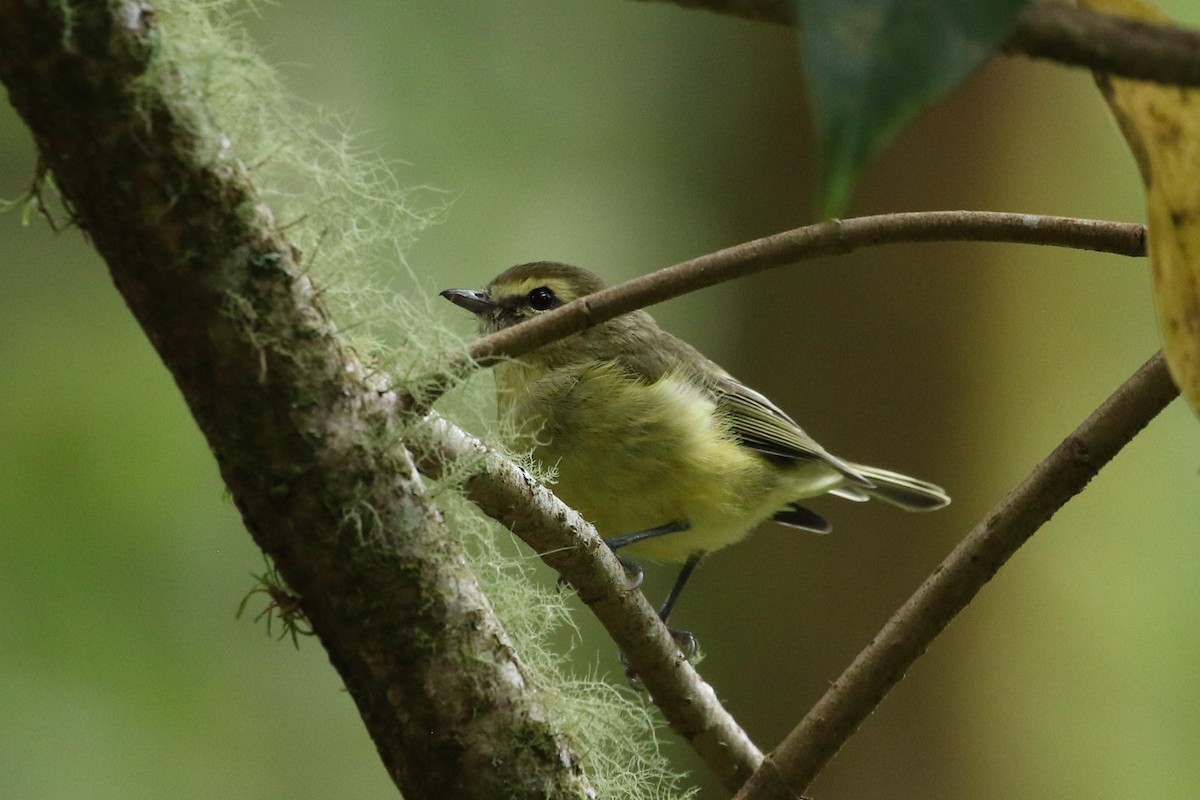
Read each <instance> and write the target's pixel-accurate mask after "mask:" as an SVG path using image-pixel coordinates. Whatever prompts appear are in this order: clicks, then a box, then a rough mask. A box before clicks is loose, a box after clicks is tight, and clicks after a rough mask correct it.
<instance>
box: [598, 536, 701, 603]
mask: <svg viewBox="0 0 1200 800" xmlns="http://www.w3.org/2000/svg"><path fill="white" fill-rule="evenodd" d="M687 529H688V524H687V523H686V522H668V523H667V524H665V525H659V526H657V527H654V528H647V529H646V530H644V531H635V532H634V533H627V534H625V535H624V536H614V537H612V538H611V539H605V540H604V543H605V544H606V545H608V549H609V550H612V551H613V555H615V556H616V557H617V560H618V561H620V562H621V566H622V567H624V568H625V574H626V575H628V576H629V585H628V586H627V587H626V588H627V590H628V591H630V592H632V591H633V590H634V589H637V588H639V587H640V586H641V585H642V579H643V578H644V577H645V573H643V572H642V568H641V567H640V566H638V563H637V562H636V561H634V560H633V559H631V558H629V556H623V555H621V553H620V549H621V548H622V547H625V546H626V545H631V544H633V543H635V542H640V541H643V540H644V539H653V538H655V537H656V536H666V535H667V534H669V533H679V532H681V531H686V530H687Z"/></svg>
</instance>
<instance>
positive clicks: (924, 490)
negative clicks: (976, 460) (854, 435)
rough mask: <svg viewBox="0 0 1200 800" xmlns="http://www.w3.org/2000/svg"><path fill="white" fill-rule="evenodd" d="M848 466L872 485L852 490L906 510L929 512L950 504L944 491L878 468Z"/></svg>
mask: <svg viewBox="0 0 1200 800" xmlns="http://www.w3.org/2000/svg"><path fill="white" fill-rule="evenodd" d="M852 466H853V467H854V469H855V470H857V471H858V472H859V473H861V474H862V475H863V476H864V477H865V478H867V480H869V481H870V482H871V483H873V484H874V486H871V487H866V486H855V487H854V488H855V489H856V490H861V491H862V492H864V493H865V494H867V495H868V496H870V497H874V498H877V499H879V500H883V501H884V502H887V503H891V504H892V505H894V506H899V507H900V508H903V509H904V510H906V511H933V510H934V509H938V508H941V507H943V506H945V505H948V504H949V503H950V495H948V494H946V490H945V489H943V488H942V487H940V486H935V485H934V484H932V483H929V482H928V481H922V480H918V479H916V478H910V477H909V476H907V475H901V474H900V473H899V472H892V471H891V470H886V469H879V468H878V467H864V466H863V465H861V464H853V465H852Z"/></svg>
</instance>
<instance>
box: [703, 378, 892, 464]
mask: <svg viewBox="0 0 1200 800" xmlns="http://www.w3.org/2000/svg"><path fill="white" fill-rule="evenodd" d="M712 387H713V395H714V397H715V399H716V401H717V407H718V408H719V409H720V410H721V411H722V412H724V414H725V417H726V419H727V420H728V421H729V426H730V432H731V433H732V434H733V435H734V436H736V437H737V439H738V441H739V442H740V443H741V444H742V445H743V446H745V447H749V448H750V449H752V450H757V451H759V452H760V453H766V454H767V455H771V456H775V457H777V458H791V459H798V460H813V461H824V462H826V463H827V464H829V465H830V466H832V467H833V468H834V469H836V470H837V471H838V472H840V473H842V474H843V475H845V476H846V477H847V478H850V479H851V481H853V482H854V483H857V484H859V485H861V486H866V487H871V486H873V485H874V484H872V483H871V481H870V479H869V478H867V477H866V476H865V475H863V474H862V473H861V472H859V471H858V470H857V469H855V468H854V467H853V466H851V465H850V464H849V463H848V462H845V461H843V460H842V459H840V458H838V457H837V456H835V455H833V454H832V453H830V452H829V451H828V450H826V449H825V448H824V447H821V445H819V444H817V443H816V441H814V440H813V438H812V437H811V436H809V435H808V434H807V433H805V432H804V430H803V429H802V428H801V427H800V426H799V425H797V424H796V421H795V420H793V419H792V418H791V417H789V416H788V415H787V414H785V413H784V412H783V411H782V410H781V409H780V408H779V406H777V405H775V404H774V403H772V402H771V401H770V400H768V399H767V398H766V397H764V396H763V395H761V394H759V393H758V392H756V391H754V390H753V389H751V388H750V387H749V386H747V385H745V384H744V383H742V382H741V381H738V380H736V379H734V378H732V377H729V376H728V375H724V376H721V377H719V378H717V379H716V380H715V381H714V382H713V384H712Z"/></svg>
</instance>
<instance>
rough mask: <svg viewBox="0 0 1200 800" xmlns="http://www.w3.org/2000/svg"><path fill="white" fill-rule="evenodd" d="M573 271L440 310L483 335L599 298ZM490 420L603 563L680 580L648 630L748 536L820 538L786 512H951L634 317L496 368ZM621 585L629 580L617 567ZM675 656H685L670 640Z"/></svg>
mask: <svg viewBox="0 0 1200 800" xmlns="http://www.w3.org/2000/svg"><path fill="white" fill-rule="evenodd" d="M603 288H604V283H603V281H601V280H600V279H599V278H598V277H596V276H595V275H593V274H592V273H590V272H588V271H587V270H584V269H581V268H579V267H573V266H570V265H568V264H559V263H555V262H549V261H539V262H536V263H532V264H520V265H518V266H515V267H512V268H511V269H508V270H506V271H505V272H503V273H501V274H500V275H498V276H497V277H496V278H494V279H493V280H492V281H491V283H489V284H488V285H487V288H486V289H484V290H483V291H475V290H471V289H447V290H446V291H444V292H442V293H441V294H442V296H443V297H445V298H446V299H447V300H449V301H451V302H452V303H454V304H456V305H459V306H461V307H463V308H465V309H467V310H468V311H470V312H472V313H473V314H475V316H476V318H477V320H478V323H479V330H480V332H481V333H483V334H487V333H491V332H493V331H498V330H501V329H503V328H507V327H509V326H512V325H516V324H518V323H520V322H522V321H523V320H527V319H531V318H533V317H536V316H537V315H539V314H542V313H545V312H547V311H550V310H551V309H554V308H558V307H559V306H561V305H563V304H564V303H569V302H570V301H572V300H574V299H576V298H578V297H582V296H584V295H587V294H591V293H593V292H596V291H599V290H600V289H603ZM495 375H496V388H497V399H498V405H499V408H500V412H501V414H512V415H513V416H514V417H515V418H516V419H517V420H520V421H523V422H525V423H526V425H525V427H526V428H527V429H528V430H530V431H535V432H536V438H535V449H534V455H535V457H536V458H537V459H538V460H539V461H540V462H541V463H542V464H544V465H545V466H546V467H548V468H552V469H554V470H556V471H557V476H558V479H557V483H556V484H555V485H554V491H555V492H556V493H557V494H558V496H559V497H560V498H562V500H563V501H564V502H566V503H567V504H568V505H570V506H572V507H573V508H575V509H576V510H578V511H579V512H580V513H581V514H582V515H583V516H584V517H585V518H587V519H588V520H589V521H591V522H592V523H593V524H594V525H595V526H596V529H597V530H598V531H599V532H600V535H601V536H603V537H605V541H606V542H607V543H608V544H609V546H610V547H612V548H613V550H614V551H616V550H618V548H621V549H626V548H627V550H626V552H631V553H634V554H638V555H642V556H645V557H647V558H650V559H653V560H659V561H668V562H674V563H682V564H683V569H682V570H681V571H680V574H679V577H678V579H677V580H676V582H675V586H674V588H672V590H671V593H670V595H669V596H668V597H667V600H666V602H665V603H664V604H663V606H662V607H661V609H660V610H659V616H660V617H661V618H662V619H663V621H664V622H666V620H667V617H668V616H669V615H670V613H671V610H672V608H673V607H674V604H675V601H676V600H677V599H678V598H679V593H680V591H681V590H682V589H683V586H684V584H685V583H686V582H687V580H688V578H689V577H690V576H691V574H692V572H693V570H694V569H695V568H696V565H697V564H698V563H699V562H700V558H701V557H702V556H703V555H704V554H705V553H707V552H708V551H710V550H716V549H717V548H720V547H724V546H725V545H728V544H733V543H734V542H736V541H738V540H740V539H742V538H743V537H745V536H746V535H747V534H748V533H749V532H750V530H751V529H752V528H754V526H756V525H757V524H758V523H760V522H762V521H764V520H767V519H773V520H775V521H776V522H781V523H783V524H784V525H791V526H793V527H797V528H802V529H805V530H810V531H815V532H817V533H827V532H829V530H830V529H831V528H830V525H829V523H828V522H826V521H825V520H824V519H823V518H822V517H820V516H819V515H817V514H815V513H813V512H812V511H809V510H808V509H806V508H804V507H802V506H800V505H799V504H798V501H800V500H804V499H805V498H809V497H815V496H817V495H822V494H834V495H838V496H840V497H845V498H848V499H851V500H860V501H861V500H867V499H869V498H877V499H879V500H884V501H886V502H888V503H891V504H892V505H896V506H899V507H900V508H903V509H906V510H908V511H929V510H933V509H937V508H941V507H943V506H945V505H946V504H947V503H949V502H950V498H949V497H948V496H947V495H946V493H945V492H944V491H943V490H942V489H941V488H939V487H937V486H934V485H933V484H931V483H926V482H925V481H920V480H917V479H915V478H910V477H908V476H906V475H901V474H899V473H896V472H889V471H888V470H883V469H877V468H875V467H866V466H863V465H861V464H854V463H851V462H849V461H843V460H842V459H840V458H838V457H836V456H834V455H832V454H831V453H829V452H828V451H827V450H825V448H823V447H821V445H819V444H817V443H816V442H815V441H813V439H812V438H811V437H809V435H808V434H806V433H805V432H804V431H803V430H802V429H801V428H800V426H799V425H797V424H796V423H795V422H794V421H793V420H792V418H791V417H789V416H788V415H787V414H785V413H784V412H783V411H781V410H780V409H779V408H778V407H777V406H775V404H774V403H772V402H771V401H770V400H768V399H767V398H766V397H764V396H763V395H761V394H759V393H758V392H756V391H754V390H753V389H751V388H750V387H748V386H746V385H745V384H743V383H741V382H739V381H738V380H736V379H735V378H733V377H732V376H731V375H730V374H729V373H728V372H726V371H725V370H723V369H722V368H721V367H719V366H718V365H717V364H715V363H713V362H712V361H710V360H709V359H707V358H705V357H704V356H703V355H701V354H700V352H699V351H697V350H696V349H695V348H693V347H692V346H691V345H689V344H687V343H686V342H683V341H681V340H680V339H677V338H675V337H674V336H672V335H671V334H669V333H666V332H665V331H663V330H662V329H661V328H659V327H658V325H657V324H656V323H655V322H654V320H653V319H652V318H651V317H650V315H649V314H647V313H646V312H644V311H634V312H631V313H629V314H625V315H623V316H620V317H617V318H616V319H613V320H610V321H608V322H604V323H602V324H600V325H596V326H595V327H592V328H589V329H587V330H585V331H582V332H580V333H577V334H574V335H572V336H569V337H567V338H565V339H561V340H559V341H557V342H554V343H552V344H549V345H546V346H545V347H542V348H539V349H538V350H535V351H533V352H531V353H527V354H525V355H523V356H521V357H519V358H515V359H512V360H510V361H506V362H503V363H501V364H499V365H497V366H496V367H495ZM620 557H621V558H622V563H623V564H625V566H626V568H627V569H628V570H630V571H631V573H632V574H633V575H635V576H636V577H635V578H634V581H635V585H636V584H637V583H639V582H640V576H641V570H640V569H638V568H637V566H636V564H633V562H631V561H630V560H629V559H627V558H625V557H624V556H620ZM673 633H674V634H675V635H676V638H677V639H679V640H680V641H681V643H682V644H683V646H684V648H685V650H687V649H694V644H695V643H694V640H693V639H692V638H691V635H690V634H687V633H686V632H684V631H673Z"/></svg>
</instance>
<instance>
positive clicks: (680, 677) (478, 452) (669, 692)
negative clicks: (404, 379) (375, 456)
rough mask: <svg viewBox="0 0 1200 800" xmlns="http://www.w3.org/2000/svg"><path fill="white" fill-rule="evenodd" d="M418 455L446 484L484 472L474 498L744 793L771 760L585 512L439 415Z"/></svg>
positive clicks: (725, 780)
mask: <svg viewBox="0 0 1200 800" xmlns="http://www.w3.org/2000/svg"><path fill="white" fill-rule="evenodd" d="M426 422H427V423H428V429H427V430H426V431H425V436H424V437H421V436H418V437H415V438H414V440H413V441H412V442H411V443H410V447H411V448H412V451H413V453H414V455H415V456H416V458H417V461H418V465H419V467H420V468H421V470H422V471H423V472H425V473H426V474H429V475H433V476H438V475H441V474H442V473H443V471H444V470H445V469H446V468H447V467H448V466H449V465H450V464H451V463H452V462H453V461H456V460H458V459H464V458H465V459H468V460H470V461H472V462H477V464H478V466H477V467H476V468H475V469H474V470H473V475H472V477H470V478H469V479H468V480H467V481H466V484H465V487H464V489H465V491H466V494H467V497H469V498H470V499H471V500H472V501H473V502H475V504H476V505H478V506H479V507H480V509H482V510H483V512H484V513H486V514H487V515H488V516H490V517H492V518H493V519H495V520H497V521H499V522H501V523H502V524H504V525H505V526H506V527H508V528H510V529H511V530H512V531H513V533H515V534H516V535H517V536H518V537H519V538H520V539H521V540H522V541H524V542H525V543H526V544H527V545H529V546H530V547H531V548H533V550H534V552H536V553H537V554H538V556H539V557H541V559H542V560H543V561H544V562H546V564H547V565H549V566H550V567H551V568H552V569H554V570H555V571H556V572H557V573H558V574H559V575H561V576H562V577H563V578H565V579H566V580H567V581H568V582H569V583H570V584H571V585H572V586H573V587H574V588H575V589H576V591H577V592H578V593H579V597H580V599H581V600H582V601H583V602H584V604H585V605H587V606H588V607H589V608H590V609H591V610H592V613H594V614H595V615H596V618H597V619H599V620H600V623H601V624H602V625H603V626H604V628H605V630H607V631H608V633H609V635H610V636H612V638H613V641H615V642H616V643H617V646H618V647H619V648H620V649H621V652H622V653H623V654H624V655H625V658H626V659H627V660H628V662H629V665H630V667H631V668H632V669H633V671H634V672H636V673H637V676H638V679H639V680H640V681H641V682H642V685H644V686H645V687H646V689H647V691H649V692H650V695H651V697H652V698H653V699H654V702H655V704H656V705H657V706H658V707H659V709H660V710H661V711H662V713H663V716H664V717H665V718H666V720H667V722H668V723H670V725H671V728H672V729H673V730H674V731H675V732H676V733H677V734H679V735H680V736H681V737H682V738H683V739H684V740H685V741H687V742H688V743H689V744H690V745H691V746H692V748H693V749H695V750H696V752H697V753H698V754H699V755H700V757H701V758H702V759H703V760H704V762H705V763H706V764H707V765H708V767H709V768H710V769H711V770H712V771H713V773H714V774H715V775H716V776H717V777H718V779H719V780H720V781H721V783H722V784H723V785H724V786H725V787H726V788H727V789H729V791H730V792H735V791H737V789H738V788H739V787H740V786H742V784H744V783H745V782H746V780H747V779H748V778H749V777H750V775H751V774H753V773H754V771H755V770H756V769H758V767H759V765H760V764H761V763H762V759H763V755H762V752H761V751H760V750H759V749H758V748H757V747H755V745H754V743H753V742H752V741H751V740H750V737H749V736H748V735H746V733H745V731H743V730H742V729H741V727H740V726H739V725H738V724H737V722H736V721H735V720H734V719H733V717H732V716H730V714H729V712H727V711H726V710H725V708H724V707H723V706H722V705H721V702H720V700H718V699H717V696H716V693H715V692H714V691H713V690H712V687H710V686H709V685H708V684H707V683H705V682H704V681H703V680H702V679H701V678H700V676H699V674H697V672H696V670H695V669H694V668H693V667H692V665H691V664H690V663H688V662H687V660H685V659H684V658H683V657H682V656H681V655H680V653H679V648H678V646H677V645H676V643H675V641H674V639H672V638H671V635H670V633H668V631H667V627H666V626H665V625H664V624H663V623H662V620H660V619H659V618H658V614H657V613H655V611H654V609H653V608H651V606H650V604H649V603H648V602H647V601H646V598H645V596H644V595H643V594H642V593H641V592H639V591H629V589H628V586H627V581H628V578H627V576H626V575H625V572H624V570H623V569H622V568H621V565H620V563H619V562H618V561H617V559H616V556H614V555H613V553H612V551H611V550H610V549H609V548H607V547H605V546H604V543H603V541H602V540H601V539H600V536H599V535H598V534H597V533H596V529H595V528H594V527H592V526H591V525H590V524H589V523H588V522H587V521H586V520H584V519H583V517H582V516H580V515H579V512H577V511H575V510H573V509H572V508H570V507H569V506H567V505H566V504H565V503H563V502H562V501H561V500H559V499H558V498H557V497H556V496H555V495H554V494H553V493H552V492H551V491H550V490H549V489H547V488H546V487H545V486H543V485H542V484H541V483H539V482H538V481H537V480H535V479H534V478H533V477H532V476H531V475H529V474H528V473H527V472H525V471H524V470H522V469H521V468H520V467H518V466H516V465H515V464H514V463H513V462H511V461H510V460H508V459H506V458H504V457H502V456H500V455H498V454H496V453H494V452H491V451H489V450H488V449H487V448H486V447H485V446H484V445H483V444H482V443H481V442H480V441H479V440H478V439H476V438H475V437H473V436H471V435H470V434H468V433H466V432H465V431H463V430H461V429H459V428H457V427H455V426H454V425H451V424H450V423H448V422H447V421H445V420H444V419H441V418H440V417H438V416H436V415H430V417H429V418H428V419H427V420H426Z"/></svg>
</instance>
